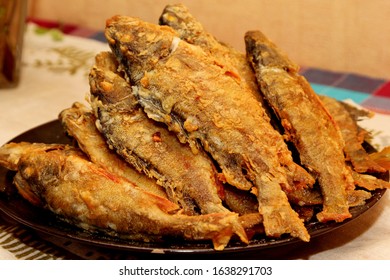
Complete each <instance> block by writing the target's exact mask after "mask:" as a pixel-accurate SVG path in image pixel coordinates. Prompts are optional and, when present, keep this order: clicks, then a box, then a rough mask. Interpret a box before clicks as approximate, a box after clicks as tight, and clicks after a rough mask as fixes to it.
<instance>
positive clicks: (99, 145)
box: [58, 102, 168, 198]
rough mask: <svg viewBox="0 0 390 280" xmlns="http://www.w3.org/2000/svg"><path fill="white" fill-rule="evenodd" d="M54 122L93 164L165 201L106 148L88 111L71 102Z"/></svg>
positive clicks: (145, 179)
mask: <svg viewBox="0 0 390 280" xmlns="http://www.w3.org/2000/svg"><path fill="white" fill-rule="evenodd" d="M58 118H59V120H60V121H61V123H62V125H63V127H64V129H65V131H66V132H67V134H68V135H69V136H71V137H73V138H74V139H75V140H76V141H77V144H78V147H79V148H80V149H81V150H82V151H83V152H84V153H85V154H86V155H87V156H88V157H89V159H90V160H91V161H92V162H93V163H95V164H97V165H99V166H101V167H103V168H106V169H107V170H108V171H109V172H111V173H114V174H117V175H119V176H122V177H125V178H127V179H129V180H130V181H132V182H134V183H136V184H137V186H139V187H141V188H143V189H145V190H146V191H149V192H151V193H154V194H156V195H159V196H162V197H165V198H168V197H167V194H166V192H165V189H163V188H162V187H161V186H159V185H157V183H156V181H155V180H154V179H152V178H149V177H147V176H146V175H145V174H143V173H141V172H138V171H137V170H135V168H134V167H132V166H130V165H129V164H128V163H127V162H126V161H124V160H123V158H122V157H120V156H119V155H118V154H117V153H115V151H113V150H111V149H110V148H109V147H108V144H107V143H106V140H105V139H104V137H103V135H102V134H101V133H100V132H99V130H98V129H97V127H96V125H95V123H96V117H95V115H94V114H93V112H92V110H91V109H90V108H88V107H87V106H85V105H84V104H82V103H80V102H75V103H74V104H73V105H72V106H71V107H70V108H67V109H64V110H62V111H61V112H60V114H59V116H58Z"/></svg>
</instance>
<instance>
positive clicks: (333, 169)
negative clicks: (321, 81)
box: [245, 31, 355, 222]
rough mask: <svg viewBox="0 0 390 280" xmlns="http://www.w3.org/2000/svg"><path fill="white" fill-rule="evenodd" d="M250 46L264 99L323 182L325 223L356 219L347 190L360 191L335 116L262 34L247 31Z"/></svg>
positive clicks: (303, 160)
mask: <svg viewBox="0 0 390 280" xmlns="http://www.w3.org/2000/svg"><path fill="white" fill-rule="evenodd" d="M245 43H246V49H247V55H248V59H249V61H250V62H251V63H252V66H253V68H254V70H255V73H256V77H257V79H258V83H259V85H260V87H261V90H262V92H263V94H264V96H265V98H266V99H267V100H268V102H269V103H270V106H271V107H273V108H274V111H275V112H276V114H277V115H278V116H279V118H280V119H281V123H282V125H283V127H284V128H285V133H286V138H287V139H288V140H289V141H291V142H292V143H294V145H295V146H296V148H297V150H298V152H299V154H300V159H301V163H302V164H303V165H305V166H306V167H307V168H308V169H309V170H311V171H312V173H313V174H315V176H316V177H317V178H318V181H319V183H320V186H321V191H322V194H323V197H324V203H323V210H322V212H320V213H318V214H317V219H318V220H319V221H322V222H326V221H329V220H335V221H337V222H342V221H344V220H345V219H347V218H350V217H351V214H350V213H349V209H348V208H349V207H348V201H347V191H348V190H353V189H354V188H355V186H354V182H353V178H352V174H351V171H350V169H349V168H348V167H347V165H346V162H345V157H344V152H343V149H344V141H343V139H342V136H341V132H340V130H339V128H338V126H337V124H336V123H335V121H334V120H333V118H332V116H331V115H330V114H329V112H328V111H327V110H326V108H325V107H324V106H323V104H322V102H321V101H320V100H319V98H318V96H317V95H316V94H315V93H314V91H313V90H312V89H311V87H310V85H309V83H308V82H307V81H306V80H305V79H304V77H302V76H300V75H299V74H298V69H299V67H298V66H297V65H296V64H295V63H293V62H291V61H290V60H289V58H288V57H287V56H286V55H285V54H284V53H283V52H282V51H281V50H279V49H278V48H277V47H276V46H275V44H273V43H272V42H271V41H270V40H269V39H268V38H266V36H265V35H264V34H262V33H261V32H260V31H248V32H247V33H246V34H245Z"/></svg>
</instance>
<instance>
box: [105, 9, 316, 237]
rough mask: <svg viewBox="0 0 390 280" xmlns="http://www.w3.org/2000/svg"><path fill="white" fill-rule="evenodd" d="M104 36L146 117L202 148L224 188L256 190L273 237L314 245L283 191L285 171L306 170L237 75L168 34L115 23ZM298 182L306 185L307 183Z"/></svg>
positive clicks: (128, 21)
mask: <svg viewBox="0 0 390 280" xmlns="http://www.w3.org/2000/svg"><path fill="white" fill-rule="evenodd" d="M105 34H106V38H107V40H108V43H109V45H110V47H111V49H112V51H113V53H114V54H115V56H116V57H117V59H118V61H119V62H120V63H121V64H122V67H123V69H124V70H125V71H126V73H127V76H128V77H129V80H130V82H131V83H132V85H133V93H134V95H135V96H136V97H137V98H138V101H139V103H140V104H141V105H142V107H143V108H144V110H145V112H146V113H147V114H148V116H149V117H150V118H152V119H154V120H156V121H158V122H163V123H165V124H166V125H168V127H169V129H170V130H171V131H173V132H175V133H176V134H177V136H178V137H179V139H180V141H181V142H183V143H185V142H187V143H189V144H190V145H191V147H192V148H193V149H194V150H198V151H201V150H202V148H204V149H205V150H206V151H207V152H208V153H209V154H210V155H211V156H212V158H213V159H214V160H215V161H216V162H217V163H218V164H219V167H220V168H221V169H222V174H223V179H224V180H226V182H228V183H230V184H231V185H234V186H235V187H237V188H239V189H243V190H249V189H252V188H253V192H255V193H256V194H257V197H258V201H259V212H260V214H261V215H262V216H263V222H264V227H265V232H266V234H267V235H269V236H280V235H282V234H284V233H290V234H291V235H292V236H296V237H299V238H301V239H302V240H305V241H308V240H309V238H310V237H309V234H308V232H307V230H306V228H305V226H304V224H303V221H302V220H300V219H299V217H298V214H297V213H296V212H295V211H293V209H292V208H291V205H290V204H289V202H288V199H287V196H286V194H285V193H284V191H283V190H285V191H288V190H291V189H293V186H291V185H290V184H289V181H288V176H287V174H286V169H289V168H291V169H296V168H301V167H299V166H298V165H297V164H295V163H294V162H293V161H292V156H291V152H290V151H289V150H288V149H287V148H286V144H285V142H284V141H283V138H282V136H281V135H280V134H279V133H277V131H275V130H274V129H273V128H272V126H271V125H270V123H269V122H268V120H266V119H265V118H264V115H262V112H263V111H262V110H261V108H260V104H259V102H257V100H256V98H255V97H254V96H253V94H252V93H251V92H249V91H248V90H247V89H246V87H245V86H242V85H241V84H240V83H239V82H237V80H236V79H235V78H234V77H232V75H230V73H229V72H226V69H231V67H230V66H229V67H224V66H223V65H220V64H219V63H217V62H216V61H215V60H214V59H213V57H212V56H210V55H209V54H207V53H206V52H204V51H203V50H202V49H201V48H200V47H198V46H194V45H191V44H188V43H187V42H184V41H182V40H180V38H178V36H177V33H176V32H175V31H174V30H172V29H171V28H169V27H167V26H158V25H153V24H150V23H146V22H143V21H141V20H138V19H135V18H129V17H123V16H115V17H113V18H111V19H109V20H108V21H107V27H106V31H105ZM301 174H307V173H306V172H304V173H303V172H302V173H301ZM295 179H296V182H297V183H298V182H299V181H300V180H301V181H304V182H305V183H304V184H306V182H307V177H306V176H302V177H301V178H295Z"/></svg>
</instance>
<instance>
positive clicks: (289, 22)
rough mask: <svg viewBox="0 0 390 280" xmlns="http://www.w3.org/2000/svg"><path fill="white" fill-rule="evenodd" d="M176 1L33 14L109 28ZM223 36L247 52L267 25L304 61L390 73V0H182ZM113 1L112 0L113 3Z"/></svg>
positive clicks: (80, 0)
mask: <svg viewBox="0 0 390 280" xmlns="http://www.w3.org/2000/svg"><path fill="white" fill-rule="evenodd" d="M177 2H178V1H170V0H164V1H161V0H158V1H156V0H144V1H140V0H126V1H124V0H110V1H93V0H68V1H66V2H64V1H51V0H30V16H33V17H37V18H42V19H51V20H59V21H63V22H67V23H75V24H77V25H84V26H87V27H91V28H94V29H103V28H104V26H105V20H106V19H107V18H109V17H111V16H112V15H115V14H122V15H130V16H136V17H140V18H142V19H144V20H146V21H150V22H155V23H157V20H158V18H159V16H160V14H161V11H162V9H163V8H164V7H165V5H166V4H168V3H177ZM181 2H182V3H184V4H185V5H186V6H187V7H188V8H189V9H190V11H191V12H192V14H193V15H195V16H196V17H197V18H198V19H199V20H200V21H201V22H202V23H203V25H204V26H205V27H206V29H207V30H209V31H210V32H212V33H213V34H214V35H215V36H216V37H217V38H218V39H220V40H221V41H224V42H227V43H228V44H230V45H232V46H234V47H236V48H238V49H240V50H241V51H244V41H243V36H244V34H245V32H246V31H247V30H253V29H259V30H262V31H263V32H264V33H265V34H266V35H267V36H268V37H270V38H271V39H272V40H273V41H274V42H275V43H277V44H278V45H279V46H280V47H282V48H283V49H284V50H285V51H286V52H287V53H288V54H289V56H290V58H291V59H293V60H294V61H295V62H297V63H298V64H300V65H302V66H311V67H318V68H323V69H330V70H337V71H348V72H354V73H361V74H364V75H369V76H372V77H382V78H386V79H387V78H390V48H389V46H388V45H389V43H390V24H388V22H389V18H390V1H387V0H371V1H366V0H342V1H339V0H328V1H327V0H294V1H290V0H241V1H232V0H211V1H210V0H182V1H181ZM108 3H109V4H108Z"/></svg>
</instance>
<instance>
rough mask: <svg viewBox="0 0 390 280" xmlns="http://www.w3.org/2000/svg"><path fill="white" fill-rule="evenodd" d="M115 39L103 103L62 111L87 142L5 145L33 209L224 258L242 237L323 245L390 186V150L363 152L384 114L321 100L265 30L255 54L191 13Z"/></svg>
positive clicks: (114, 22) (111, 35)
mask: <svg viewBox="0 0 390 280" xmlns="http://www.w3.org/2000/svg"><path fill="white" fill-rule="evenodd" d="M105 36H106V39H107V42H108V44H109V46H110V48H111V52H102V53H99V54H97V56H96V59H95V65H94V66H93V67H92V69H91V71H90V76H89V82H90V95H89V96H88V100H89V104H88V105H84V104H82V103H80V102H75V103H74V104H73V105H72V107H71V108H67V109H65V110H63V111H62V112H61V113H60V114H59V119H60V121H61V122H62V124H63V127H64V130H65V131H66V132H67V134H68V135H70V136H71V137H72V138H73V139H75V143H77V144H75V145H63V144H42V143H27V142H22V143H7V144H5V145H4V146H3V147H1V148H0V164H1V165H3V166H4V167H6V168H8V169H10V170H14V171H16V173H15V176H14V184H15V186H16V188H17V189H18V192H19V193H20V195H21V196H22V197H24V198H25V199H27V200H28V201H29V202H31V203H32V204H34V205H36V206H39V207H44V208H46V209H48V210H50V211H52V212H54V213H55V214H56V215H58V217H61V219H64V220H66V221H68V222H70V223H73V224H75V225H77V226H79V227H82V228H83V229H86V230H90V231H99V232H104V233H106V234H110V235H114V236H118V237H120V238H125V239H131V240H141V241H142V242H159V241H164V240H165V239H166V238H167V237H168V238H172V237H173V238H179V239H183V240H191V241H194V242H196V241H197V240H211V241H212V243H213V246H214V248H215V249H216V250H223V249H224V248H225V247H226V246H227V245H228V244H229V242H230V240H231V239H232V237H234V238H236V239H239V240H240V242H242V244H248V243H250V241H251V240H253V239H254V238H256V236H267V237H272V238H278V237H281V236H282V235H283V236H284V235H290V236H292V237H296V238H299V239H301V240H303V241H309V239H310V235H309V232H308V230H307V228H306V226H305V222H306V221H309V220H317V221H319V222H323V223H326V222H329V221H335V222H343V221H344V220H346V219H348V218H351V213H350V208H351V207H354V206H358V205H362V204H364V203H365V201H366V200H367V199H369V198H370V197H371V192H370V191H372V190H375V189H378V188H388V187H389V186H390V184H389V183H388V182H386V181H384V180H381V179H377V177H378V174H384V173H386V172H388V170H389V169H390V166H389V162H390V160H389V154H390V151H389V149H388V148H385V149H384V150H383V151H380V152H375V153H373V154H368V153H367V152H366V150H365V149H364V148H363V146H362V145H363V143H364V141H365V140H366V139H367V138H368V136H369V133H368V132H367V131H365V130H364V129H362V128H360V127H359V126H358V124H357V120H358V119H360V118H362V117H369V116H370V114H371V113H368V112H366V111H361V110H356V109H353V108H350V107H349V106H348V105H346V104H343V103H341V102H338V101H336V100H334V99H332V98H329V97H324V96H319V95H317V94H316V93H315V92H314V91H313V90H312V88H311V87H310V85H309V83H308V82H307V81H306V79H305V78H304V77H303V76H301V75H300V74H299V67H298V66H297V65H296V64H294V63H293V62H292V61H291V60H290V59H289V58H288V57H287V56H286V55H285V54H284V53H283V52H282V51H281V50H280V49H279V48H278V47H277V46H275V44H274V43H272V42H271V41H270V40H269V39H268V38H267V37H266V36H265V35H264V34H262V33H261V32H260V31H249V32H247V33H246V34H245V45H246V53H241V52H239V51H237V50H235V49H233V48H232V47H230V46H228V45H226V44H224V43H221V42H219V41H218V40H217V39H215V38H214V37H213V36H212V35H211V34H210V33H208V32H207V31H206V30H205V29H204V28H203V26H202V24H201V23H200V22H198V21H197V20H196V19H195V18H194V16H193V15H191V14H190V13H189V11H188V9H187V8H186V7H185V6H183V5H181V4H177V5H168V6H166V8H165V9H164V11H163V13H162V15H161V17H160V18H159V24H158V25H157V24H152V23H148V22H144V21H142V20H140V19H138V18H133V17H126V16H114V17H112V18H110V19H108V20H107V24H106V29H105ZM314 209H320V210H319V211H315V210H314Z"/></svg>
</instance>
